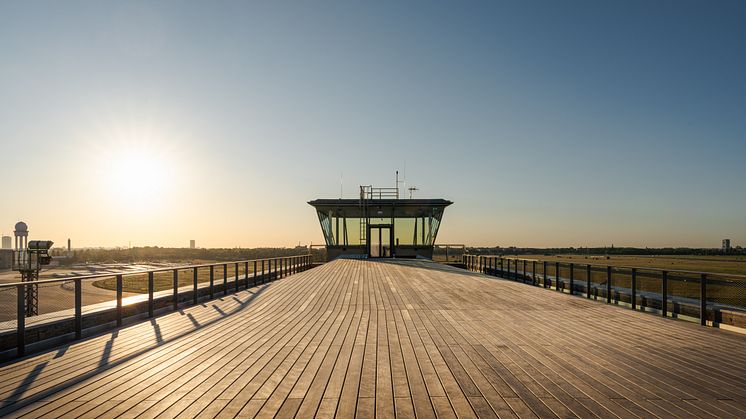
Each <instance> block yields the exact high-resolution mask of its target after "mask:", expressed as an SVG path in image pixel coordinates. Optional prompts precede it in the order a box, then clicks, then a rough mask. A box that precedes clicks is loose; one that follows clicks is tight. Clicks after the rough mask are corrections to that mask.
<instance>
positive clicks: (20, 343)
mask: <svg viewBox="0 0 746 419" xmlns="http://www.w3.org/2000/svg"><path fill="white" fill-rule="evenodd" d="M16 293H17V295H16V297H17V298H16V304H17V306H16V308H17V311H16V348H17V349H16V354H17V355H18V356H19V357H20V356H23V355H24V354H26V286H25V285H18V286H17V287H16Z"/></svg>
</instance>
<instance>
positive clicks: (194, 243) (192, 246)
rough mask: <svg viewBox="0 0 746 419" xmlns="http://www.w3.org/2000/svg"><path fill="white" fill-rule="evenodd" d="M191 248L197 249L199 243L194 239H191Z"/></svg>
mask: <svg viewBox="0 0 746 419" xmlns="http://www.w3.org/2000/svg"><path fill="white" fill-rule="evenodd" d="M189 248H190V249H196V248H197V243H196V242H195V241H194V240H189Z"/></svg>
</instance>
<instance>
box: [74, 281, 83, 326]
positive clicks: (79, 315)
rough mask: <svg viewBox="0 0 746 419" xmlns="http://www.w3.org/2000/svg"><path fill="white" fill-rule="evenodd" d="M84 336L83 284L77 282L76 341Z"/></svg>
mask: <svg viewBox="0 0 746 419" xmlns="http://www.w3.org/2000/svg"><path fill="white" fill-rule="evenodd" d="M82 336H83V283H82V282H81V280H80V279H76V280H75V339H80V338H81V337H82Z"/></svg>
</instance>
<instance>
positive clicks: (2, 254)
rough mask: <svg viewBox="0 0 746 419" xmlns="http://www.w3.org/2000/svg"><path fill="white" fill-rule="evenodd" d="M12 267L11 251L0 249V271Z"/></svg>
mask: <svg viewBox="0 0 746 419" xmlns="http://www.w3.org/2000/svg"><path fill="white" fill-rule="evenodd" d="M12 266H13V249H0V269H10V268H11V267H12Z"/></svg>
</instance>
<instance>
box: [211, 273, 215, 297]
mask: <svg viewBox="0 0 746 419" xmlns="http://www.w3.org/2000/svg"><path fill="white" fill-rule="evenodd" d="M214 296H215V266H214V265H210V299H211V300H212V299H213V297H214Z"/></svg>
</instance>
